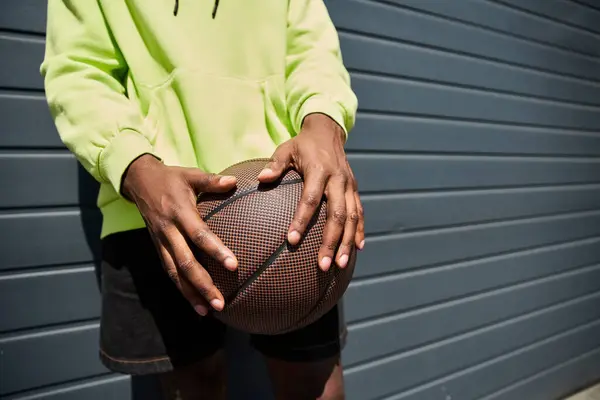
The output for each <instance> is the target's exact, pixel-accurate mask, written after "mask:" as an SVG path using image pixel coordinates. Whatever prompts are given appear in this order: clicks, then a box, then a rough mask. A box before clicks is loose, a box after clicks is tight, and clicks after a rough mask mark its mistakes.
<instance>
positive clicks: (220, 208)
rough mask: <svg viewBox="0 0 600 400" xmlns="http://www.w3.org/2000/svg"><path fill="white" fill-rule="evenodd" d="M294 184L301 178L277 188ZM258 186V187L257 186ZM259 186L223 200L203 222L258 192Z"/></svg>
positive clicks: (284, 182) (300, 180) (300, 179)
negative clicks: (237, 201)
mask: <svg viewBox="0 0 600 400" xmlns="http://www.w3.org/2000/svg"><path fill="white" fill-rule="evenodd" d="M295 183H302V178H296V179H290V180H288V181H282V182H281V183H280V184H279V186H283V185H292V184H295ZM259 186H260V185H259ZM259 186H255V187H253V188H251V189H246V190H244V191H241V192H239V193H237V194H235V195H233V196H231V197H230V198H228V199H227V200H224V201H223V202H222V203H221V204H219V205H218V206H216V207H215V208H214V209H213V210H211V211H210V212H209V213H208V214H206V216H205V217H204V221H205V222H206V221H208V220H209V219H211V218H212V217H214V215H215V214H216V213H218V212H219V211H221V210H223V209H224V208H225V207H227V206H228V205H230V204H232V203H234V202H235V201H236V200H239V199H241V198H242V197H244V196H246V195H249V194H252V193H255V192H257V191H258V190H259Z"/></svg>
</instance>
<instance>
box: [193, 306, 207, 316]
mask: <svg viewBox="0 0 600 400" xmlns="http://www.w3.org/2000/svg"><path fill="white" fill-rule="evenodd" d="M194 310H196V312H197V313H198V314H200V315H202V316H203V317H204V316H205V315H206V314H208V308H206V307H205V306H204V305H203V304H196V305H195V306H194Z"/></svg>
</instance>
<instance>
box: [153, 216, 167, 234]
mask: <svg viewBox="0 0 600 400" xmlns="http://www.w3.org/2000/svg"><path fill="white" fill-rule="evenodd" d="M153 225H154V226H155V227H156V230H157V231H158V232H159V233H162V232H165V231H166V230H167V229H168V228H169V225H170V222H169V221H168V220H166V219H159V220H158V221H156V222H155V223H154V224H153Z"/></svg>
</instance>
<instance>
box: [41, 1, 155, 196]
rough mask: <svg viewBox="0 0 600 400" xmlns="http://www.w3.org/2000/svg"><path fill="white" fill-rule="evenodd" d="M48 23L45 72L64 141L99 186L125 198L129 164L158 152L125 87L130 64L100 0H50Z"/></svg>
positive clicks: (49, 94)
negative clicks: (122, 193)
mask: <svg viewBox="0 0 600 400" xmlns="http://www.w3.org/2000/svg"><path fill="white" fill-rule="evenodd" d="M47 21H48V22H47V29H46V31H47V32H46V33H47V35H46V50H45V57H44V61H43V62H42V65H41V68H40V70H41V74H42V76H43V78H44V85H45V90H46V98H47V101H48V105H49V108H50V112H51V115H52V118H53V119H54V122H55V124H56V127H57V130H58V133H59V136H60V138H61V140H62V142H63V143H64V144H65V145H66V146H67V148H68V149H69V150H70V151H71V152H72V153H73V154H74V155H75V157H76V158H77V159H78V161H79V162H80V163H81V164H82V165H83V167H84V168H85V169H86V170H87V171H88V172H89V173H90V174H91V175H92V176H93V177H94V178H95V179H96V180H97V181H99V182H102V183H109V184H110V185H112V187H113V188H114V189H115V191H116V192H117V193H119V194H120V189H121V179H122V176H123V174H124V172H125V170H126V169H127V167H128V166H129V164H130V163H131V162H132V161H133V160H135V159H136V158H138V157H139V156H140V155H142V154H146V153H150V154H152V151H153V149H152V145H151V143H150V141H149V140H148V136H147V132H146V131H145V129H146V128H145V127H144V118H143V116H142V114H141V112H140V111H139V109H138V108H137V107H135V106H134V105H133V103H132V102H130V101H129V99H128V98H127V96H126V90H125V87H124V85H123V84H122V82H123V79H124V77H125V76H126V74H127V65H126V63H125V61H124V59H123V56H122V55H121V54H120V52H119V50H118V48H117V46H116V44H115V43H114V41H113V39H112V36H111V34H110V32H109V31H108V28H107V25H106V23H105V20H104V16H103V14H102V11H101V9H100V6H99V4H98V2H97V1H96V0H83V1H82V0H49V1H48V20H47Z"/></svg>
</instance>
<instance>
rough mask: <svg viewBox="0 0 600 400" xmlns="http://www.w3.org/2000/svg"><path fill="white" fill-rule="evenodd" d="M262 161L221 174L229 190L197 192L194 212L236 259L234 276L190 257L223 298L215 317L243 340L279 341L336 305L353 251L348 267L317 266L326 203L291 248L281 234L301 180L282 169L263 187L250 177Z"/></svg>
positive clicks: (284, 233) (210, 262) (350, 270)
mask: <svg viewBox="0 0 600 400" xmlns="http://www.w3.org/2000/svg"><path fill="white" fill-rule="evenodd" d="M267 161H268V160H266V159H254V160H248V161H244V162H241V163H238V164H235V165H233V166H231V167H229V168H227V169H226V170H224V171H223V172H222V174H223V175H233V176H235V177H236V178H237V182H238V183H237V188H236V189H235V191H232V192H230V193H227V194H225V195H223V194H221V195H219V194H212V193H204V194H201V195H200V196H199V198H198V211H199V212H200V215H201V216H202V218H203V220H204V221H205V222H206V223H207V224H208V226H209V227H210V229H212V231H213V232H214V233H215V234H216V235H217V236H219V237H220V238H221V240H222V241H223V242H224V243H225V245H226V246H228V247H229V248H230V249H231V251H233V253H234V254H235V255H236V256H237V258H238V262H239V267H238V269H237V271H234V272H232V271H228V270H227V269H225V267H224V266H222V265H221V264H218V263H217V262H216V261H215V260H213V259H212V258H210V257H207V256H205V255H202V254H197V256H198V259H199V261H200V262H201V263H202V265H203V266H204V267H205V268H206V269H207V271H208V272H209V274H210V275H211V277H212V279H213V281H214V282H215V285H216V286H217V288H219V290H220V291H221V293H223V296H224V297H225V302H226V305H225V308H224V309H223V310H222V311H221V312H215V313H214V316H215V317H216V318H218V319H219V320H221V321H223V322H224V323H225V324H227V325H229V326H232V327H234V328H237V329H239V330H242V331H245V332H249V333H259V334H267V335H272V334H280V333H285V332H289V331H292V330H295V329H298V328H301V327H304V326H306V325H308V324H310V323H312V322H314V321H316V320H317V319H319V318H320V317H321V316H323V315H324V314H325V313H326V312H327V311H329V310H331V309H332V308H333V306H335V304H336V303H337V302H338V301H339V300H340V298H341V296H342V294H343V293H344V292H345V291H346V289H347V287H348V284H349V283H350V280H351V278H352V274H353V272H354V265H355V261H356V250H353V252H352V254H351V256H350V260H349V261H348V266H347V267H346V268H344V269H340V268H339V267H337V266H336V265H335V264H333V265H332V266H331V268H329V270H328V271H327V272H323V271H322V270H321V269H320V268H319V267H318V257H317V256H318V252H319V248H320V246H321V242H322V236H323V227H324V226H325V220H326V215H327V212H326V207H327V203H326V201H325V199H323V200H322V202H321V204H320V206H319V209H318V211H317V212H316V213H315V216H314V218H313V219H312V221H311V223H310V225H309V229H308V230H307V232H306V234H305V235H304V238H303V240H302V241H301V242H300V244H298V245H297V246H291V245H290V244H289V243H288V242H287V232H288V228H289V226H290V222H291V221H292V218H293V215H294V212H295V210H296V207H297V205H298V202H299V200H300V196H301V193H302V188H303V181H302V178H301V176H300V175H299V174H298V173H297V172H296V171H294V170H289V171H288V172H287V173H285V174H284V176H283V177H282V179H280V180H279V181H277V182H276V183H273V184H270V185H262V184H261V185H259V183H258V180H257V177H258V174H259V173H260V171H261V170H262V169H263V168H264V166H265V164H266V163H267Z"/></svg>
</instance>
